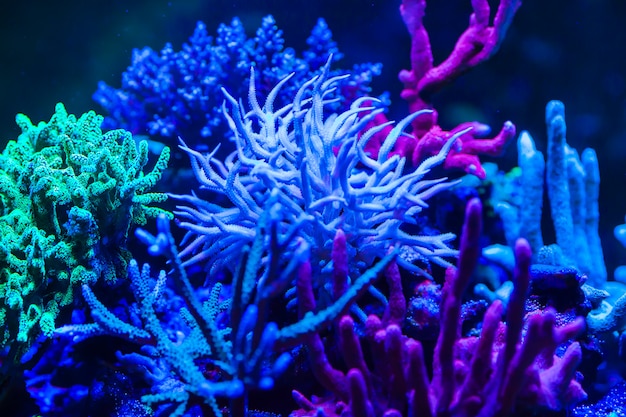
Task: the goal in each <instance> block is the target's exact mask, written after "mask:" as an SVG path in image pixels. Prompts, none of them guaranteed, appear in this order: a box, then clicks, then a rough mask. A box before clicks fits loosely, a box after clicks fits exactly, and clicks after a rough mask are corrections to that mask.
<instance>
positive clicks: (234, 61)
mask: <svg viewBox="0 0 626 417" xmlns="http://www.w3.org/2000/svg"><path fill="white" fill-rule="evenodd" d="M284 44H285V41H284V39H283V37H282V31H281V30H280V29H278V27H277V26H276V22H275V20H274V18H273V17H272V16H266V17H265V18H264V19H263V22H262V24H261V27H260V28H259V29H258V30H257V31H256V36H254V37H252V38H248V37H247V36H246V34H245V31H244V27H243V25H242V23H241V21H240V20H239V19H238V18H234V19H233V20H232V22H231V24H230V25H226V24H222V25H220V26H219V28H218V31H217V36H216V37H215V38H214V37H212V36H209V34H208V31H207V28H206V25H205V24H204V23H202V22H198V23H197V25H196V28H195V30H194V33H193V35H192V36H191V37H190V38H189V42H188V43H186V44H184V45H183V47H182V49H181V50H180V51H176V50H175V49H174V47H173V46H172V45H171V44H166V45H165V47H164V48H163V49H162V50H161V52H160V53H158V52H156V51H154V50H153V49H151V48H149V47H145V48H143V49H135V50H134V51H133V57H132V63H131V65H130V66H129V67H128V69H127V70H126V72H124V74H123V75H122V86H121V88H115V87H112V86H109V85H107V84H106V83H105V82H103V81H101V82H100V83H99V84H98V89H97V91H96V92H95V93H94V95H93V98H94V100H95V101H96V102H97V103H98V104H100V105H101V106H102V107H103V108H104V109H105V110H106V112H107V113H108V117H107V118H106V119H105V121H104V127H105V128H109V129H112V128H124V129H127V130H129V131H131V132H133V133H137V134H149V135H151V136H153V137H157V138H158V139H159V140H161V141H163V142H170V143H173V142H175V141H176V140H177V138H178V137H179V136H180V137H182V138H184V139H185V140H186V141H187V143H188V144H190V145H191V146H193V147H196V148H198V147H204V148H206V147H210V146H208V144H210V143H211V142H206V138H207V137H212V138H215V139H214V140H213V143H216V142H217V141H221V140H222V139H223V137H224V136H225V135H226V136H227V135H228V134H229V132H230V131H229V129H228V126H227V125H226V124H225V120H224V117H223V116H222V108H221V104H222V100H223V95H222V93H221V91H220V90H221V89H222V88H225V89H227V90H228V91H230V92H231V93H232V94H234V95H235V96H239V95H243V94H244V93H245V90H246V86H247V85H248V81H249V76H250V67H251V66H254V67H255V68H256V71H257V73H258V74H261V75H262V76H261V77H260V78H259V82H258V84H257V85H256V86H255V87H256V89H257V92H258V94H259V95H261V96H265V95H267V94H268V93H269V91H270V90H271V89H272V87H273V86H274V85H275V84H276V83H277V82H278V81H279V80H281V79H283V78H284V77H285V76H287V75H289V74H290V73H294V78H293V82H292V84H291V85H290V86H288V87H286V88H285V89H283V90H282V91H281V92H280V94H279V95H278V97H277V98H276V105H277V106H279V107H282V106H284V105H286V104H287V103H289V102H291V100H292V97H293V93H294V92H295V91H296V90H297V89H298V88H299V87H300V86H301V85H302V84H303V83H304V82H306V81H307V80H308V79H310V78H311V77H312V76H313V75H314V74H315V73H316V72H317V71H318V69H319V67H320V66H321V64H322V63H323V62H324V61H326V59H327V58H328V56H329V55H333V57H334V58H333V59H334V60H335V61H336V60H339V59H340V57H341V54H340V53H339V51H338V48H337V45H336V43H335V42H334V41H333V40H332V33H331V31H330V29H329V28H328V25H327V24H326V22H325V21H324V20H323V19H319V20H318V22H317V24H316V26H315V27H314V28H313V31H312V33H311V36H310V37H309V39H308V40H307V44H308V45H309V49H307V50H306V51H304V53H303V57H302V58H300V57H298V56H297V54H296V52H295V50H294V49H293V48H289V47H285V46H284ZM380 71H381V65H380V64H372V63H367V64H358V65H355V67H354V68H353V70H352V74H353V75H351V76H350V77H348V78H347V79H346V80H344V81H343V84H342V85H341V86H340V90H339V93H338V95H337V97H338V98H339V99H340V100H339V101H338V102H337V103H335V104H334V105H333V106H334V108H335V109H339V108H341V109H345V108H346V107H347V106H349V104H350V103H351V102H352V100H353V99H354V98H355V97H357V96H360V95H363V94H365V93H367V92H369V84H370V83H371V81H372V78H373V77H374V76H376V75H378V74H379V73H380ZM340 73H345V71H343V70H335V71H334V74H333V75H337V74H340Z"/></svg>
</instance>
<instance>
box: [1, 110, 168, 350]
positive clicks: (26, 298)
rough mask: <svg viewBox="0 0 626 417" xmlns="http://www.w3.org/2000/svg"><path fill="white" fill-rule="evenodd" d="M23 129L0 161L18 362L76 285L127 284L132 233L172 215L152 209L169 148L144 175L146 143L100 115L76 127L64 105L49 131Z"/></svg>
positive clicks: (6, 337)
mask: <svg viewBox="0 0 626 417" xmlns="http://www.w3.org/2000/svg"><path fill="white" fill-rule="evenodd" d="M16 123H17V125H18V126H19V127H20V128H21V130H22V134H21V135H20V136H19V137H18V139H17V140H12V141H10V142H9V143H8V144H7V147H6V149H5V150H4V151H3V152H2V154H1V155H0V263H1V265H2V268H1V269H0V324H2V326H3V327H4V329H5V331H4V334H3V335H2V337H1V339H0V346H6V345H11V353H10V356H12V357H14V358H16V359H17V358H19V357H20V356H21V354H22V353H24V351H25V350H26V349H27V348H28V346H29V344H30V342H31V341H32V340H34V339H35V338H36V337H37V336H38V335H39V334H41V333H43V334H44V335H46V336H50V335H51V334H52V332H53V331H54V329H55V321H56V319H57V316H58V314H59V312H60V309H61V308H62V307H64V306H67V305H69V304H70V303H71V302H72V300H73V297H74V289H75V288H76V287H77V286H79V285H81V284H88V285H93V284H95V283H96V282H97V281H98V280H100V279H101V278H104V280H105V281H106V282H107V283H113V282H114V281H115V277H116V276H125V275H126V274H125V271H126V267H127V264H128V262H129V260H130V254H129V253H128V251H127V250H126V239H127V236H128V232H129V230H130V227H131V225H133V224H139V225H143V224H145V223H146V219H147V218H148V217H154V216H156V215H158V214H159V213H162V212H164V211H163V210H162V209H159V208H156V207H152V206H150V205H151V204H152V203H157V202H162V201H164V200H165V199H166V198H167V197H166V195H165V194H162V193H151V192H148V191H149V190H150V188H152V187H153V186H154V185H155V183H156V182H157V181H158V180H159V178H160V177H161V173H162V172H163V170H164V169H165V168H166V166H167V163H168V160H169V149H168V148H165V149H164V150H163V151H162V152H161V154H160V156H159V158H158V160H157V162H156V164H155V165H154V167H153V169H152V171H150V172H149V173H147V174H145V173H144V172H143V169H144V168H145V166H146V164H147V162H148V145H147V143H146V142H141V143H139V146H137V144H136V143H135V141H134V140H133V138H132V136H131V134H130V133H129V132H126V131H123V130H114V131H110V132H107V133H103V132H102V130H101V129H100V126H101V124H102V116H99V115H96V113H94V112H93V111H92V112H88V113H85V114H84V115H82V116H81V117H80V118H76V116H74V115H71V114H68V113H67V111H66V109H65V107H64V106H63V104H60V103H59V104H57V106H56V109H55V114H54V115H53V116H52V118H51V119H50V121H49V122H48V123H45V122H41V123H39V124H38V125H34V124H33V123H32V122H31V121H30V119H29V118H28V117H27V116H25V115H23V114H19V115H18V116H17V117H16ZM14 342H17V343H14Z"/></svg>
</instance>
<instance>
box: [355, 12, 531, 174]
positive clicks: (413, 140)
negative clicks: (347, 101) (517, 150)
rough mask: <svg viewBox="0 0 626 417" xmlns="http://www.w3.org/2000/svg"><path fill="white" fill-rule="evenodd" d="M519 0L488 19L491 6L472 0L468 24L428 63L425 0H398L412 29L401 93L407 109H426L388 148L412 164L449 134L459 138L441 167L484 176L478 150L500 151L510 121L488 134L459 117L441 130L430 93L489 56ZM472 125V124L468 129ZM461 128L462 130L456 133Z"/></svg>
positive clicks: (510, 133) (373, 147)
mask: <svg viewBox="0 0 626 417" xmlns="http://www.w3.org/2000/svg"><path fill="white" fill-rule="evenodd" d="M521 3H522V2H521V0H501V1H500V3H499V5H498V9H497V11H496V13H495V16H494V19H493V25H490V14H491V10H490V7H489V3H488V2H487V0H479V1H472V8H473V13H472V15H471V17H470V23H469V27H468V28H467V29H466V30H465V32H463V34H461V36H460V37H459V39H458V41H457V43H456V45H455V46H454V50H453V51H452V52H451V53H450V56H449V57H448V58H447V59H446V60H444V61H443V62H442V63H441V64H439V65H438V66H433V56H432V51H431V48H430V41H429V38H428V32H427V31H426V29H425V28H424V25H423V18H424V14H425V9H426V0H403V1H402V5H401V6H400V14H401V15H402V19H403V20H404V23H405V25H406V27H407V29H408V31H409V33H410V35H411V53H410V59H411V69H410V70H403V71H401V72H400V74H399V79H400V81H401V82H402V83H403V84H404V90H402V93H401V97H402V98H403V99H405V100H406V101H407V102H408V104H409V111H410V112H412V113H415V112H418V111H421V110H424V109H429V110H432V111H431V112H428V113H423V114H422V115H421V116H420V117H417V118H415V119H414V120H413V121H412V126H413V131H412V132H411V133H412V135H411V136H408V135H405V136H403V137H402V138H401V139H400V140H399V141H398V142H397V143H396V145H395V148H394V149H393V153H397V154H400V155H404V156H406V157H407V158H408V159H409V160H410V161H412V163H413V164H414V165H417V164H419V163H420V162H422V161H423V160H424V159H426V158H427V157H429V156H430V155H434V154H437V153H438V152H439V151H440V150H441V149H442V148H443V147H444V146H445V144H446V143H447V141H448V139H449V138H450V137H452V136H457V135H458V138H459V139H458V143H457V144H456V146H455V147H454V148H452V149H451V150H450V152H449V153H448V155H447V157H446V160H445V162H444V167H446V168H448V169H461V170H464V171H465V172H467V173H469V174H473V175H476V176H477V177H479V178H484V177H485V170H484V169H483V167H482V165H481V162H480V159H479V158H478V155H491V156H497V155H500V154H501V153H502V152H503V150H504V148H505V146H506V145H507V143H508V142H509V140H510V139H512V138H513V137H514V136H515V126H514V125H513V123H511V122H509V121H507V122H506V123H505V124H504V126H503V127H502V129H501V130H500V132H499V133H498V134H497V135H496V136H494V137H493V138H491V139H487V138H485V136H486V135H488V134H489V132H490V128H489V127H488V126H486V125H484V124H481V123H479V122H468V123H462V124H461V125H459V126H457V127H455V128H453V129H451V130H449V131H446V130H444V129H443V128H441V127H440V126H439V125H438V122H437V111H435V110H433V106H432V102H431V101H432V96H433V94H434V93H436V92H437V91H438V90H440V89H441V88H442V87H443V86H444V85H445V84H448V83H450V82H451V81H452V80H454V79H455V78H457V77H459V76H460V75H461V74H463V73H464V72H466V71H468V70H470V69H471V68H473V67H475V66H476V65H478V64H480V63H481V62H483V61H486V60H487V59H489V58H490V57H491V56H492V55H493V54H495V53H496V51H497V50H498V48H499V47H500V44H501V43H502V41H503V39H504V36H505V34H506V31H507V29H508V27H509V26H510V24H511V22H512V20H513V16H514V15H515V12H516V11H517V9H518V8H519V6H520V5H521ZM386 121H387V120H386V118H385V116H384V115H382V114H379V115H378V116H377V117H376V118H375V119H374V120H373V122H372V125H381V126H384V125H385V123H386ZM468 128H471V129H468ZM461 132H463V133H461ZM385 134H386V132H384V131H383V132H381V134H380V135H378V136H376V137H374V138H373V140H372V141H371V142H370V145H369V146H368V147H367V150H368V151H369V152H371V153H372V154H373V155H376V153H377V152H378V151H379V148H380V147H381V146H382V141H383V140H384V137H385Z"/></svg>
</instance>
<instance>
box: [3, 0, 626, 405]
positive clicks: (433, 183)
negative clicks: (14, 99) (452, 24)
mask: <svg viewBox="0 0 626 417" xmlns="http://www.w3.org/2000/svg"><path fill="white" fill-rule="evenodd" d="M520 5H521V1H519V0H500V2H499V3H498V5H497V10H495V11H492V10H490V6H489V4H488V2H487V1H486V0H475V1H472V8H473V12H472V14H471V17H470V19H469V26H468V27H467V29H466V30H465V31H464V32H463V33H462V34H461V35H460V37H459V39H458V41H457V43H456V45H455V46H454V49H453V50H452V52H451V53H450V55H449V57H448V58H447V59H445V60H444V61H443V62H441V63H440V64H439V65H434V63H433V56H432V54H431V50H430V42H429V37H428V33H427V31H426V28H425V27H424V26H423V24H422V19H423V17H424V14H425V8H426V1H425V0H402V2H401V5H400V13H401V16H402V19H403V20H404V22H405V24H406V27H407V29H408V32H409V35H410V36H411V40H412V44H411V50H410V62H411V68H410V69H408V70H404V71H402V72H401V73H400V75H399V78H400V81H401V82H402V83H403V84H404V90H403V91H402V94H401V98H402V99H404V100H406V102H407V103H408V107H409V113H408V114H406V115H405V117H404V118H402V119H401V120H399V121H397V122H391V121H388V120H387V118H386V115H385V110H386V106H387V105H388V104H389V103H388V101H387V99H386V95H385V94H380V95H378V96H375V95H373V94H371V93H372V91H371V87H370V83H371V81H372V79H373V77H375V76H376V75H378V74H379V73H380V71H381V70H382V69H381V66H380V64H371V63H366V64H360V65H356V66H354V67H353V68H352V69H351V70H343V69H339V68H337V66H336V64H335V62H336V61H337V60H338V59H339V58H340V57H341V55H342V54H341V53H340V52H339V50H338V47H337V45H336V44H335V42H334V41H333V40H332V34H331V32H330V29H329V28H328V26H327V25H326V23H325V21H324V20H323V19H320V20H319V21H318V23H317V25H316V26H315V27H314V28H313V31H312V33H311V36H310V38H309V39H308V42H307V43H308V45H309V47H308V49H307V50H306V51H304V52H303V53H302V54H301V55H298V54H297V53H296V52H295V51H294V50H293V49H292V48H289V47H286V46H285V41H284V39H283V37H282V32H281V31H280V30H279V29H278V28H277V26H276V22H275V21H274V19H273V18H272V17H271V16H267V17H265V18H264V19H263V21H262V23H261V26H260V28H259V29H258V30H257V31H256V35H255V36H254V37H253V38H248V37H247V36H246V35H245V31H244V28H243V26H242V23H241V21H240V20H238V19H237V18H235V19H233V21H232V22H231V24H230V25H222V26H220V27H219V29H218V32H217V36H216V37H212V36H209V34H208V32H207V28H206V26H205V25H204V24H202V23H198V25H197V26H196V29H195V31H194V33H193V35H192V36H191V38H190V39H189V43H187V44H185V45H184V46H183V47H182V50H180V51H176V50H174V48H173V47H172V46H171V45H166V46H165V47H164V48H163V50H162V51H161V52H160V53H157V52H155V51H153V50H152V49H150V48H144V49H137V50H136V51H135V52H134V54H133V61H132V64H131V65H130V66H129V67H128V69H127V71H126V72H124V74H123V76H122V86H121V88H119V89H117V88H114V87H111V86H108V85H106V84H104V83H100V85H98V88H97V91H96V92H95V94H94V99H95V100H96V101H97V102H98V103H99V104H100V105H101V106H102V107H103V108H104V110H105V113H106V116H105V117H103V116H99V115H96V114H95V113H94V112H89V113H86V114H84V115H82V116H81V117H76V116H74V115H71V114H68V113H67V111H66V110H65V107H64V106H63V105H62V104H58V105H57V107H56V109H55V113H54V115H53V116H52V118H51V119H50V121H49V122H47V123H46V122H40V123H39V124H38V125H35V124H33V123H31V121H30V120H29V119H28V117H26V116H25V115H21V114H20V115H18V116H17V124H18V126H19V127H20V128H21V130H22V134H21V135H19V137H18V138H17V139H16V140H12V141H10V142H9V143H8V145H7V146H6V148H5V149H4V151H3V152H2V154H1V155H0V177H1V179H2V181H0V207H1V209H2V215H1V217H0V230H1V232H2V233H0V240H1V244H0V259H1V261H2V269H1V270H0V288H1V291H0V322H2V324H3V329H4V332H3V334H2V335H1V337H0V346H1V347H2V356H1V368H0V382H1V387H2V391H1V397H0V409H2V410H4V411H2V412H0V414H1V415H2V416H13V415H15V416H26V415H29V416H35V415H41V416H59V417H61V416H128V417H130V416H281V415H282V416H287V415H289V416H293V417H300V416H318V417H321V416H326V417H333V416H355V417H374V416H386V417H395V416H415V417H418V416H422V417H431V416H441V417H444V416H449V417H453V416H454V417H461V416H463V417H465V416H480V417H486V416H502V417H504V416H577V417H582V416H592V415H593V416H598V417H600V416H624V415H626V382H625V381H624V376H625V372H624V369H626V368H625V366H624V365H625V364H624V360H625V359H624V358H625V355H626V354H625V352H626V272H624V271H626V267H620V268H618V269H617V271H616V272H615V276H614V277H610V276H608V274H607V271H606V268H605V266H604V260H603V254H602V249H601V248H602V247H601V242H600V238H599V234H598V218H599V209H598V193H599V182H600V179H599V174H598V172H599V169H598V160H597V158H596V154H595V152H594V151H593V150H592V149H585V150H584V151H583V152H582V153H581V154H579V153H578V151H577V150H575V149H573V148H572V147H570V146H569V145H568V144H567V140H566V123H565V110H564V106H563V104H562V103H561V102H558V101H552V102H550V103H548V104H547V107H546V124H547V149H546V150H545V156H544V154H543V153H542V152H541V151H540V150H538V149H537V146H536V144H535V141H534V140H533V138H532V137H531V135H530V133H528V132H522V133H521V134H519V136H518V137H517V155H518V167H516V168H514V169H513V170H511V171H510V172H502V171H500V170H498V169H497V166H496V165H495V164H493V163H483V162H481V158H482V157H483V156H491V157H494V156H498V155H500V154H501V153H502V152H503V151H504V149H505V147H506V146H507V144H509V143H510V142H512V141H514V140H515V139H514V138H515V136H516V129H515V126H514V125H513V124H512V123H511V122H506V123H505V124H504V126H503V127H502V128H501V130H500V131H499V132H498V133H497V134H496V135H495V136H492V137H488V136H489V128H488V127H487V126H485V125H483V124H481V123H479V122H475V121H468V122H466V123H462V124H460V125H459V126H456V127H452V128H450V129H446V128H443V127H442V126H440V125H439V124H438V114H437V111H436V110H435V109H434V108H433V104H432V97H433V95H434V94H435V93H436V92H437V91H439V90H440V89H441V88H443V87H444V86H445V85H446V84H449V83H451V82H452V81H454V79H456V78H457V77H459V76H460V75H462V74H463V73H464V72H466V71H468V70H470V69H472V68H473V67H475V66H477V65H478V64H479V63H482V62H484V61H486V60H488V59H489V58H490V57H491V56H492V55H493V54H494V53H496V51H497V50H498V48H499V47H500V46H501V44H502V43H503V41H504V39H505V35H506V32H507V29H508V27H509V26H510V25H511V23H512V21H513V18H514V15H515V13H516V11H517V9H518V8H519V7H520ZM491 16H493V20H491ZM133 134H134V135H136V136H137V137H139V138H142V139H144V138H145V140H138V139H137V137H136V138H133ZM155 143H158V144H160V145H159V146H156V147H154V146H152V145H154V144H155ZM151 146H152V147H151ZM155 149H156V153H155ZM170 152H172V153H177V154H178V155H184V156H185V158H184V159H181V158H179V160H177V161H176V160H175V161H174V163H175V165H170V166H168V162H169V159H170ZM172 169H176V170H186V171H188V173H190V175H191V176H193V177H195V184H196V187H195V190H191V191H189V192H185V191H181V190H180V189H179V188H177V187H174V186H173V185H172V184H171V183H168V181H169V180H171V179H172V176H169V177H168V176H167V175H166V174H167V172H168V171H169V170H172ZM174 191H177V192H176V193H174ZM544 193H545V195H546V196H547V198H546V199H545V202H546V203H547V204H548V206H549V207H548V206H547V207H545V209H546V213H545V214H543V211H544V207H543V206H544ZM167 199H169V201H167V202H166V200H167ZM170 203H172V204H173V205H171V206H169V208H172V207H174V206H175V208H174V209H173V210H172V211H170V210H169V208H168V206H167V204H170ZM483 207H485V208H488V209H489V210H490V212H491V213H493V214H494V215H495V216H496V217H497V219H496V221H490V222H489V223H487V222H485V227H483V223H484V219H485V216H486V212H487V210H483ZM548 208H549V210H548ZM438 211H440V212H442V211H448V212H454V213H459V216H460V217H461V219H459V220H458V221H456V223H455V222H446V221H441V220H437V219H438V216H435V215H433V213H436V212H438ZM548 211H549V213H548ZM542 216H544V217H545V218H549V219H551V222H552V225H553V228H554V231H555V233H554V235H555V242H548V241H546V239H547V237H544V233H542V221H541V219H542ZM461 222H462V228H460V229H459V228H458V224H459V223H461ZM452 223H455V224H456V225H457V226H454V225H452ZM544 223H545V222H544ZM155 224H156V227H155V226H154V225H155ZM494 224H495V225H496V226H494ZM494 229H497V230H494ZM615 235H616V237H617V238H618V240H619V241H620V242H621V243H622V244H624V245H626V226H624V225H621V226H618V227H617V228H616V229H615ZM546 236H549V234H546ZM135 240H137V241H139V242H140V243H143V245H141V244H139V245H135V246H132V245H131V243H132V242H134V241H135ZM150 264H152V266H151V265H150Z"/></svg>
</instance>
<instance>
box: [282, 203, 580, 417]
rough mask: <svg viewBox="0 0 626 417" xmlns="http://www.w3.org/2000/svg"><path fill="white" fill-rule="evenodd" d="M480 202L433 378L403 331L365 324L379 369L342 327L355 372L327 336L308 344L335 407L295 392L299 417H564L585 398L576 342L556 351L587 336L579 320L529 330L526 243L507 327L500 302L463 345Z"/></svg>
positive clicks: (347, 323) (543, 321)
mask: <svg viewBox="0 0 626 417" xmlns="http://www.w3.org/2000/svg"><path fill="white" fill-rule="evenodd" d="M481 209H482V207H481V204H480V202H479V200H477V199H474V200H471V201H470V202H469V203H468V206H467V211H466V218H465V225H464V228H463V233H462V234H461V248H460V255H459V261H458V266H457V268H452V267H451V268H449V269H448V271H447V273H446V283H445V286H444V290H443V297H442V302H441V311H442V317H441V329H440V332H439V336H438V339H437V343H436V346H435V349H434V358H433V375H432V378H429V373H428V372H427V369H426V363H425V359H424V358H425V352H424V351H423V347H422V344H421V343H420V342H419V341H417V340H414V339H411V338H407V337H405V336H403V335H402V331H401V328H400V327H399V326H398V324H395V323H389V322H388V323H385V322H384V321H381V320H380V319H379V318H378V317H376V316H370V317H369V318H368V323H367V324H366V331H365V334H366V338H367V339H368V342H369V345H370V349H369V351H370V352H371V354H372V356H373V362H374V367H373V369H371V368H370V366H368V364H367V363H366V362H365V361H364V347H363V346H362V343H361V342H360V341H359V338H358V337H357V335H356V333H355V328H354V322H353V320H352V318H350V317H349V316H347V315H346V316H343V317H342V318H341V320H340V321H339V323H338V332H339V337H340V344H339V349H340V352H341V353H342V357H343V359H344V361H345V364H346V365H347V367H348V369H349V370H348V372H342V371H340V370H338V369H335V368H333V367H332V365H330V363H329V360H328V358H327V357H326V354H325V352H324V347H323V345H322V344H321V340H320V339H319V338H317V339H315V338H312V339H309V341H308V346H309V351H310V352H311V353H310V355H311V357H312V361H313V367H314V369H316V370H317V374H318V375H319V376H318V380H319V381H320V382H321V383H322V385H324V387H325V388H327V389H328V390H330V391H331V392H332V393H333V394H334V396H335V397H334V399H326V400H320V401H317V400H314V401H311V400H309V399H307V398H306V397H305V396H304V395H302V394H301V393H299V392H297V391H295V392H294V399H295V400H296V402H297V403H298V405H299V406H300V407H302V408H301V409H300V410H297V411H295V412H294V413H292V416H308V415H310V416H313V415H316V416H319V415H324V416H335V415H337V416H338V415H346V414H347V413H352V415H360V416H378V415H385V416H391V415H394V416H400V415H414V416H417V415H424V416H508V415H510V414H511V413H512V412H513V410H514V408H515V407H522V408H524V407H529V406H531V407H533V408H542V407H543V408H546V409H551V410H560V409H564V408H566V407H569V406H571V405H572V404H575V403H576V402H578V401H580V400H583V399H585V398H586V394H585V392H584V391H583V390H582V388H581V386H580V384H579V383H578V381H576V380H575V379H574V377H575V370H576V366H577V365H578V363H579V362H580V360H581V349H580V346H579V344H578V343H577V342H574V343H571V344H569V346H568V347H567V349H566V350H565V352H564V353H563V355H562V356H561V357H558V356H556V355H555V350H556V348H557V347H558V346H559V345H561V344H562V343H569V340H570V339H571V338H573V337H575V336H576V335H577V334H578V333H580V332H581V331H582V330H583V329H584V320H583V319H582V318H578V319H576V320H574V321H572V322H571V323H569V324H565V325H563V326H560V327H559V326H557V325H556V323H555V316H554V312H553V311H551V310H549V309H548V310H547V311H545V312H540V313H537V314H533V315H531V316H530V317H529V318H528V319H527V320H526V323H524V301H525V298H526V296H525V293H526V290H527V288H528V285H529V276H530V274H529V267H530V257H531V252H530V247H529V245H528V242H526V241H525V240H523V239H520V240H519V241H518V242H517V244H516V247H515V257H516V267H515V289H514V290H513V293H512V295H511V299H510V301H509V305H508V309H507V312H506V325H504V324H502V323H501V322H500V319H501V315H502V304H501V303H500V302H499V301H496V302H494V303H493V304H491V306H490V307H489V309H488V310H487V312H486V314H485V318H484V321H483V325H482V331H481V334H480V337H460V329H459V319H460V312H461V300H462V296H463V292H464V290H465V288H466V286H467V284H468V283H469V281H470V277H471V275H472V273H473V271H474V268H475V265H476V261H477V259H478V256H479V254H480V246H479V242H478V239H479V237H480V232H481V224H482V221H481V215H482V213H481V211H482V210H481Z"/></svg>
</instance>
